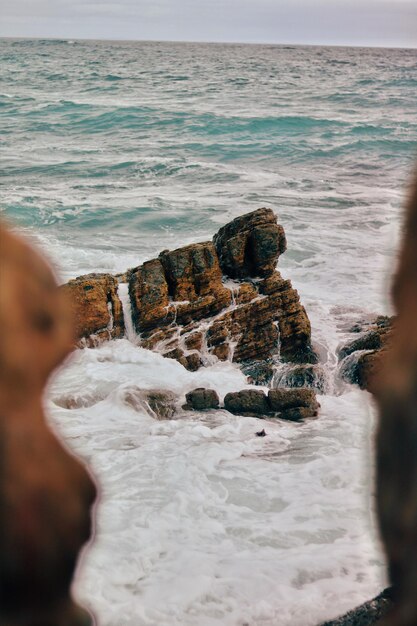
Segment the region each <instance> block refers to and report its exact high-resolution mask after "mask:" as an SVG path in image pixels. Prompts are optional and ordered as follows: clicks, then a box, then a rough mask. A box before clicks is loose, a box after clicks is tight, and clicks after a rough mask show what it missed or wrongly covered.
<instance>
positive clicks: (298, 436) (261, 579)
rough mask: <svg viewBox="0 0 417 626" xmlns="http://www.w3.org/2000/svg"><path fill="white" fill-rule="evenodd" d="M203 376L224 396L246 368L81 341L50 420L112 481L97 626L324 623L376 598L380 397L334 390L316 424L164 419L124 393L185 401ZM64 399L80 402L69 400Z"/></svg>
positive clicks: (95, 552) (224, 417)
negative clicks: (374, 491) (374, 505)
mask: <svg viewBox="0 0 417 626" xmlns="http://www.w3.org/2000/svg"><path fill="white" fill-rule="evenodd" d="M198 386H205V387H209V388H215V389H216V390H217V391H218V392H219V395H220V396H223V395H225V394H226V393H227V392H229V391H236V390H239V389H242V388H244V387H245V378H244V377H243V375H242V373H241V372H240V370H239V369H238V368H237V367H236V366H234V365H232V364H231V363H217V364H216V365H214V366H211V367H207V368H202V369H200V370H199V371H198V372H195V373H192V372H188V371H186V370H185V369H184V368H183V367H182V366H181V365H180V364H178V363H177V362H176V361H173V360H170V359H164V358H163V357H161V356H160V355H158V354H155V353H152V352H149V351H147V350H144V349H141V348H138V347H136V346H133V345H132V344H131V343H130V342H128V341H127V340H117V341H113V342H112V343H110V344H107V345H103V346H101V347H100V348H98V349H84V350H82V351H78V352H77V353H76V354H75V355H74V357H73V359H72V360H71V362H70V363H69V364H68V365H67V367H66V369H65V370H63V371H62V372H61V373H60V374H59V375H58V376H57V377H56V379H55V380H54V381H53V384H52V386H51V389H50V393H49V397H50V401H49V402H48V406H49V412H50V415H51V421H52V422H53V424H54V425H55V426H57V427H59V430H60V432H61V433H62V434H63V436H64V437H65V439H66V441H68V443H69V444H70V445H71V446H72V447H73V449H74V450H75V451H76V452H77V453H78V454H80V455H81V456H82V457H83V458H84V459H85V460H86V461H88V463H89V464H90V466H91V467H92V470H93V472H94V474H95V475H96V477H97V479H98V481H99V483H100V485H101V503H100V506H99V507H98V510H97V535H96V541H95V543H94V545H93V546H92V548H91V549H90V550H89V552H88V554H87V555H86V557H85V559H84V563H83V567H82V568H81V570H80V574H79V577H78V580H77V584H76V595H77V597H79V598H80V600H82V601H83V602H85V603H86V604H87V605H88V606H90V607H91V609H92V610H93V611H95V613H96V614H97V616H98V618H99V623H100V624H101V625H102V626H115V625H116V624H117V625H119V624H120V626H141V625H155V626H157V625H158V626H160V625H162V624H167V625H168V624H178V625H180V624H182V625H189V626H207V625H208V624H213V625H215V624H216V625H220V624H224V625H230V626H232V625H233V626H235V625H238V624H240V625H243V624H251V625H252V624H256V625H258V624H259V625H263V624H265V625H270V626H272V625H274V626H276V624H280V625H281V624H282V625H283V626H285V625H288V626H290V625H291V626H302V625H303V626H309V625H311V626H313V625H316V624H318V623H319V622H320V621H321V620H323V619H325V618H326V617H330V616H331V615H333V614H334V613H335V603H336V602H337V609H336V611H343V610H345V609H348V608H351V607H352V606H353V605H354V604H359V603H360V602H362V601H363V600H365V599H366V598H368V597H371V596H373V595H374V594H375V593H377V592H378V591H379V590H380V588H381V586H382V585H383V584H384V581H383V561H382V558H381V553H380V551H379V549H378V546H377V543H376V541H375V528H374V520H373V518H372V515H371V513H370V508H371V502H370V499H369V494H368V488H367V485H368V482H369V479H370V478H371V466H370V463H369V457H370V454H371V452H370V451H371V436H372V433H373V422H374V415H373V410H372V407H371V404H370V402H369V399H368V397H367V394H363V393H361V392H360V391H357V390H353V389H351V390H350V391H349V392H347V393H345V394H343V395H342V396H338V397H334V396H320V402H321V404H322V409H321V414H320V418H319V419H317V420H314V421H311V422H309V423H305V424H293V423H286V422H282V421H279V420H276V421H273V420H270V421H265V420H258V419H254V418H243V417H236V416H233V415H231V414H230V413H228V412H226V411H216V412H208V413H205V414H202V413H200V414H199V413H193V414H192V415H190V414H189V413H186V412H181V410H180V408H179V412H178V414H177V416H176V419H172V420H167V421H157V420H155V419H154V418H152V417H150V415H149V414H148V413H147V412H146V411H145V410H143V409H142V410H141V409H140V408H139V409H138V406H137V405H136V406H132V405H131V404H130V403H129V402H128V401H126V398H127V397H129V395H128V393H127V392H128V391H132V390H135V389H136V390H137V389H139V390H140V389H142V390H143V389H155V388H158V389H164V390H169V391H172V392H174V393H175V394H177V395H178V407H180V406H181V403H182V402H183V400H184V395H185V393H186V392H187V391H189V390H190V389H193V388H195V387H198ZM94 393H95V394H96V397H95V398H94ZM66 394H67V395H68V396H70V397H71V398H72V399H74V398H75V399H76V402H75V405H76V408H72V409H63V408H62V405H63V399H64V398H65V395H66ZM364 396H365V397H364ZM83 398H84V399H86V401H85V402H84V406H83V400H82V399H83ZM55 401H56V402H57V403H56V402H55ZM57 404H60V405H61V406H58V405H57ZM77 405H78V406H77ZM73 406H74V403H73ZM263 428H264V429H265V430H266V433H267V436H266V437H264V438H259V437H257V436H256V432H257V431H259V430H261V429H263Z"/></svg>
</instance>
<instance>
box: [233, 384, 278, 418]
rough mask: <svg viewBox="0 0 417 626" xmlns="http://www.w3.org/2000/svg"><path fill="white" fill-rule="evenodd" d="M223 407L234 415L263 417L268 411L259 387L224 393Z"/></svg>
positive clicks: (265, 399) (265, 398) (264, 396)
mask: <svg viewBox="0 0 417 626" xmlns="http://www.w3.org/2000/svg"><path fill="white" fill-rule="evenodd" d="M224 408H225V409H226V410H227V411H229V412H230V413H234V414H236V415H247V416H250V417H263V416H265V415H267V414H268V412H269V405H268V400H267V397H266V395H265V393H264V392H263V391H261V390H260V389H259V390H258V389H243V390H242V391H235V392H231V393H228V394H226V396H225V398H224Z"/></svg>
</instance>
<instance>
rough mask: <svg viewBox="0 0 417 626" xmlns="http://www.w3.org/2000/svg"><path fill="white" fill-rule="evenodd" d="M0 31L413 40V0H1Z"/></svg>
mask: <svg viewBox="0 0 417 626" xmlns="http://www.w3.org/2000/svg"><path fill="white" fill-rule="evenodd" d="M0 36H3V37H62V38H65V37H69V38H93V39H139V40H140V39H157V40H175V41H244V42H271V43H306V44H332V45H338V44H340V45H370V46H404V47H417V0H120V1H119V2H117V1H116V0H95V1H94V0H93V1H91V2H90V1H89V0H0Z"/></svg>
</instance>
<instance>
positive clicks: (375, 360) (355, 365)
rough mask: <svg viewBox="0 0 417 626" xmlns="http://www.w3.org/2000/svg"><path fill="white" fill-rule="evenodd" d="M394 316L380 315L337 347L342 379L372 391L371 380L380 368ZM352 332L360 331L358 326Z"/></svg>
mask: <svg viewBox="0 0 417 626" xmlns="http://www.w3.org/2000/svg"><path fill="white" fill-rule="evenodd" d="M393 323H394V318H388V317H385V316H380V317H378V318H376V320H374V322H373V323H369V322H368V323H366V324H365V326H363V325H362V326H361V328H364V327H365V328H366V329H367V330H366V331H365V332H362V334H361V335H360V336H359V337H357V338H355V339H353V340H352V341H350V342H348V343H347V344H345V345H344V346H342V347H341V348H340V349H339V358H340V359H341V368H340V373H341V376H342V378H343V379H344V380H346V381H347V382H351V383H353V384H356V385H359V387H360V388H361V389H367V390H368V391H372V389H373V381H374V380H375V378H376V376H377V375H378V372H379V371H380V368H381V363H382V359H383V354H384V352H385V351H386V349H387V348H388V346H389V342H390V338H391V336H392V329H393ZM352 332H355V333H357V332H360V331H359V330H358V326H354V327H353V331H352Z"/></svg>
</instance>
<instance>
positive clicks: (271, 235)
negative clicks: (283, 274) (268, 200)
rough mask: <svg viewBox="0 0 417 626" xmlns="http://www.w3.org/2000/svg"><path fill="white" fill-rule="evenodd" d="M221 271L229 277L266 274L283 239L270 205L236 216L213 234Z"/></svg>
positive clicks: (269, 271)
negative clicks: (266, 207) (269, 207)
mask: <svg viewBox="0 0 417 626" xmlns="http://www.w3.org/2000/svg"><path fill="white" fill-rule="evenodd" d="M214 244H215V246H216V250H217V254H218V256H219V260H220V266H221V268H222V270H223V272H224V273H225V274H226V275H227V276H230V277H231V278H248V277H256V276H269V275H270V274H272V272H273V271H274V270H275V266H276V264H277V261H278V257H279V255H280V254H282V253H283V252H285V250H286V247H287V243H286V239H285V233H284V229H283V228H282V226H278V225H277V220H276V217H275V215H274V213H273V211H272V210H271V209H258V210H257V211H253V212H252V213H249V214H246V215H242V216H241V217H237V218H236V219H234V220H233V221H232V222H230V223H229V224H226V225H225V226H223V228H221V229H220V230H219V232H218V233H217V234H216V235H215V236H214Z"/></svg>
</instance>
